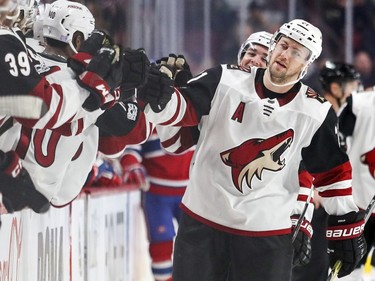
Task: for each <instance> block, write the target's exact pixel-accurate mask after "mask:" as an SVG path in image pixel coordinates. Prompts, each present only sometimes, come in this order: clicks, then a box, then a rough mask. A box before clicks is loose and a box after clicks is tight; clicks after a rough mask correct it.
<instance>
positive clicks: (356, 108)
mask: <svg viewBox="0 0 375 281" xmlns="http://www.w3.org/2000/svg"><path fill="white" fill-rule="evenodd" d="M374 108H375V92H373V91H371V92H359V93H354V94H352V95H351V96H350V97H349V98H348V101H347V105H346V107H345V109H344V110H343V111H342V113H341V115H340V117H339V118H340V131H341V132H343V134H344V135H345V136H346V137H347V139H348V145H347V148H348V150H347V153H348V155H349V159H350V162H351V164H352V166H353V197H354V201H355V203H356V204H357V205H358V207H360V208H361V209H364V210H365V209H366V208H367V205H368V204H369V202H370V200H371V198H372V197H373V196H374V195H375V179H374V178H373V177H372V176H371V174H370V172H369V170H368V166H367V165H366V164H363V163H362V162H361V156H362V155H363V154H365V153H367V152H369V151H371V150H373V149H374V148H375V110H374Z"/></svg>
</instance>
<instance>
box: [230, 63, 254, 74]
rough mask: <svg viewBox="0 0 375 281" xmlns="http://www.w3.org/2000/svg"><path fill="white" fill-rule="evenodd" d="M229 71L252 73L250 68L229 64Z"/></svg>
mask: <svg viewBox="0 0 375 281" xmlns="http://www.w3.org/2000/svg"><path fill="white" fill-rule="evenodd" d="M227 69H234V70H242V71H245V72H249V73H250V72H251V69H250V68H249V67H242V66H240V65H237V64H227Z"/></svg>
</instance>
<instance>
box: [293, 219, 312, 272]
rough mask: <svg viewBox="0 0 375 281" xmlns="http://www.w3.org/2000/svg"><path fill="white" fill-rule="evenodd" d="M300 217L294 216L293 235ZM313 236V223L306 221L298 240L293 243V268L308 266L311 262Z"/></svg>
mask: <svg viewBox="0 0 375 281" xmlns="http://www.w3.org/2000/svg"><path fill="white" fill-rule="evenodd" d="M299 218H300V216H299V215H293V216H292V217H291V220H292V233H293V232H294V229H295V227H296V225H297V222H298V219H299ZM312 234H313V228H312V226H311V223H310V222H309V221H308V220H306V219H304V220H303V221H302V223H301V226H300V228H299V230H298V234H297V236H296V239H295V240H294V241H293V247H294V255H293V266H302V265H306V264H308V263H309V262H310V260H311V237H312Z"/></svg>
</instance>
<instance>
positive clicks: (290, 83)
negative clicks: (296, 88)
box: [266, 65, 308, 87]
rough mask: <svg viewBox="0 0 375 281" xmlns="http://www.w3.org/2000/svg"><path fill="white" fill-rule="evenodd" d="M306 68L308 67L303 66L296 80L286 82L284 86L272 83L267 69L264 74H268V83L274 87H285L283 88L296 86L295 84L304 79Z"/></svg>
mask: <svg viewBox="0 0 375 281" xmlns="http://www.w3.org/2000/svg"><path fill="white" fill-rule="evenodd" d="M307 67H308V65H305V67H304V68H303V69H302V70H301V72H300V74H299V75H298V77H297V79H296V80H293V81H290V82H287V83H285V84H276V83H274V82H272V80H271V73H270V72H269V70H268V69H267V71H266V72H268V80H269V82H270V83H271V84H272V85H273V86H275V87H285V86H290V85H294V84H296V83H297V82H299V81H300V80H301V79H302V78H303V77H305V75H306V73H307Z"/></svg>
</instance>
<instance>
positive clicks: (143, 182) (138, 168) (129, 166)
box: [120, 154, 150, 191]
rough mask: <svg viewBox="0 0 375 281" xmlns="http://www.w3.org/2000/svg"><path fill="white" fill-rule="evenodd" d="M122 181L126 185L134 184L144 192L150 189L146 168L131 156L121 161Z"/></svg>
mask: <svg viewBox="0 0 375 281" xmlns="http://www.w3.org/2000/svg"><path fill="white" fill-rule="evenodd" d="M120 163H121V166H122V179H123V182H124V183H125V184H134V185H136V186H137V187H139V188H140V189H141V190H143V191H148V190H149V189H150V183H149V181H148V180H147V172H146V169H145V167H144V166H143V165H142V164H141V163H139V162H138V161H137V160H136V158H135V157H134V156H133V155H131V154H125V155H124V156H123V157H122V158H121V160H120Z"/></svg>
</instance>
